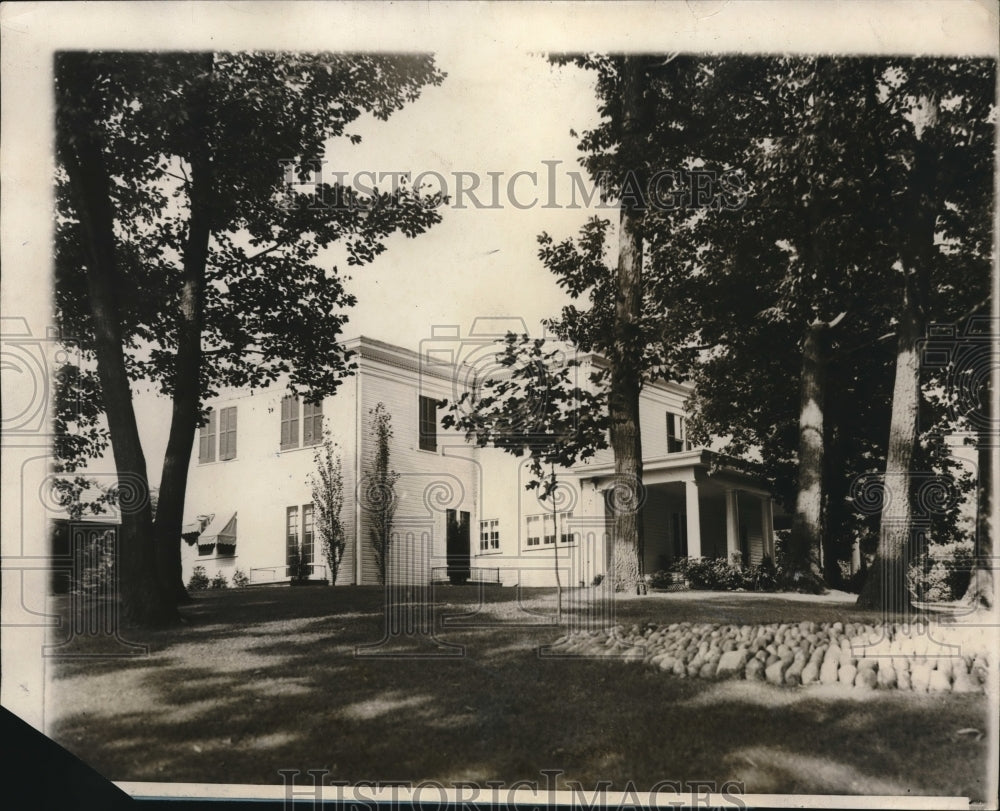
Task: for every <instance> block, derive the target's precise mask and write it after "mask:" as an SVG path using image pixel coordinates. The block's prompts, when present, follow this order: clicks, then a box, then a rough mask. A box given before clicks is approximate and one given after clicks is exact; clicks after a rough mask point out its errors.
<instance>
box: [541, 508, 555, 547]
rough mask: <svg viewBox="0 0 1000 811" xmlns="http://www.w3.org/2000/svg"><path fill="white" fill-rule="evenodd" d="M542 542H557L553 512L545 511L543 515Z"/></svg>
mask: <svg viewBox="0 0 1000 811" xmlns="http://www.w3.org/2000/svg"><path fill="white" fill-rule="evenodd" d="M542 526H543V533H542V543H543V544H554V543H555V542H556V522H555V518H553V516H552V513H545V515H544V516H543V517H542Z"/></svg>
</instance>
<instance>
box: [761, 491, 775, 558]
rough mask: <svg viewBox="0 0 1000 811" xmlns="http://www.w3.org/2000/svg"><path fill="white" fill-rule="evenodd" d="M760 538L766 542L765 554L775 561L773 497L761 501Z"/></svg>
mask: <svg viewBox="0 0 1000 811" xmlns="http://www.w3.org/2000/svg"><path fill="white" fill-rule="evenodd" d="M760 523H761V527H760V530H761V533H760V537H761V538H763V540H764V554H765V555H769V556H770V558H771V560H772V561H773V560H774V510H773V509H772V507H771V497H770V496H762V497H761V499H760Z"/></svg>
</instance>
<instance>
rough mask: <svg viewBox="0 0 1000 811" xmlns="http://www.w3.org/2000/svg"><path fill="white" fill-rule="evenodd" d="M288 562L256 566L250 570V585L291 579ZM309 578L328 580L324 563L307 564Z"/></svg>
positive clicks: (283, 581) (282, 581)
mask: <svg viewBox="0 0 1000 811" xmlns="http://www.w3.org/2000/svg"><path fill="white" fill-rule="evenodd" d="M288 568H289V567H288V564H287V563H281V564H279V565H277V566H258V567H256V568H254V569H251V570H250V585H251V586H255V585H258V584H264V583H285V582H287V581H289V580H291V579H292V578H291V575H290V574H289V573H288ZM308 579H309V580H329V578H328V577H327V568H326V564H325V563H310V564H309V577H308Z"/></svg>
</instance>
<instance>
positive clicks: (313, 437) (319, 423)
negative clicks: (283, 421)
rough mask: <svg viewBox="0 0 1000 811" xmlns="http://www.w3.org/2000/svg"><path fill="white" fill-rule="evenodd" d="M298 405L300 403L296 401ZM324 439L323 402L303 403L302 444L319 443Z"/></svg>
mask: <svg viewBox="0 0 1000 811" xmlns="http://www.w3.org/2000/svg"><path fill="white" fill-rule="evenodd" d="M296 406H298V403H296ZM322 441H323V403H303V404H302V444H303V445H318V444H319V443H320V442H322Z"/></svg>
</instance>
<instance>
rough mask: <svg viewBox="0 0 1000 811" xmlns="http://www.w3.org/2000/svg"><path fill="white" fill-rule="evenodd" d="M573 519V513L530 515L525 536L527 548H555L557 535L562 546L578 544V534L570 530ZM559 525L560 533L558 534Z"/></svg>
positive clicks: (527, 519)
mask: <svg viewBox="0 0 1000 811" xmlns="http://www.w3.org/2000/svg"><path fill="white" fill-rule="evenodd" d="M572 518H573V513H572V512H569V511H567V512H561V513H557V514H556V515H553V514H552V513H550V512H549V513H542V514H540V515H529V516H527V518H526V522H527V533H526V534H525V537H526V539H527V540H526V542H525V546H527V547H531V548H534V547H538V546H555V543H556V535H557V534H558V536H559V543H560V545H563V544H565V545H566V546H569V545H571V544H575V543H576V540H577V538H576V536H577V533H575V532H573V530H572V529H571V528H570V523H571V521H572ZM557 525H558V533H557V531H556V530H557Z"/></svg>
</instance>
